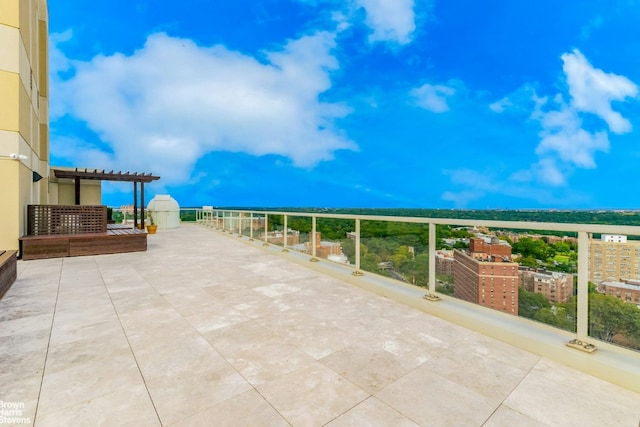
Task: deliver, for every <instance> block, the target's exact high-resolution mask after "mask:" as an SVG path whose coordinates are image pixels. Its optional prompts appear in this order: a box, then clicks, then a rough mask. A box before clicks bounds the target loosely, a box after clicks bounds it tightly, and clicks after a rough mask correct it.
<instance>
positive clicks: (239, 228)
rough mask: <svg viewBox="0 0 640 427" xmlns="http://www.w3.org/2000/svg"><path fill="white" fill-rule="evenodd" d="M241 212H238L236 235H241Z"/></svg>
mask: <svg viewBox="0 0 640 427" xmlns="http://www.w3.org/2000/svg"><path fill="white" fill-rule="evenodd" d="M242 218H243V216H242V212H238V237H242Z"/></svg>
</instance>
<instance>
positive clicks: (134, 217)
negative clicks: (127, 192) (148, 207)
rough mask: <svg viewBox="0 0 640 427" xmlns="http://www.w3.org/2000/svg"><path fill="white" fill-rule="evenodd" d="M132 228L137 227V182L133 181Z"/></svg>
mask: <svg viewBox="0 0 640 427" xmlns="http://www.w3.org/2000/svg"><path fill="white" fill-rule="evenodd" d="M133 228H138V183H137V182H136V181H133Z"/></svg>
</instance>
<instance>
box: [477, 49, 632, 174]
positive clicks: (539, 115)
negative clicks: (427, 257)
mask: <svg viewBox="0 0 640 427" xmlns="http://www.w3.org/2000/svg"><path fill="white" fill-rule="evenodd" d="M561 58H562V60H563V71H564V78H565V80H566V83H567V87H568V96H567V94H557V95H556V96H555V97H553V99H549V98H548V97H539V96H538V95H537V94H536V90H535V88H534V86H532V85H529V84H527V85H524V86H523V87H522V88H520V89H518V90H517V91H515V92H514V93H513V94H511V95H509V96H507V97H505V98H502V99H501V100H498V101H496V102H494V103H493V104H491V105H490V106H489V108H490V109H491V110H493V111H495V112H498V113H503V112H509V113H512V114H520V113H522V112H524V111H527V109H528V111H532V112H531V113H530V115H529V118H530V119H533V120H535V121H537V122H538V123H539V124H540V127H541V130H540V133H539V136H540V142H539V144H538V146H537V147H536V149H535V154H536V155H537V156H538V161H537V162H536V163H534V164H533V165H532V166H531V168H530V170H529V171H519V172H516V173H514V174H512V176H511V178H512V179H513V180H515V181H526V180H534V179H535V180H537V181H538V182H540V183H542V184H545V185H549V186H560V185H565V184H566V183H567V174H569V173H570V172H571V171H572V170H573V169H574V168H584V169H593V168H596V167H597V165H596V160H595V158H596V154H597V153H598V152H603V153H606V152H608V151H609V146H610V142H609V132H612V133H615V134H621V133H627V132H630V131H631V123H630V122H629V120H627V119H626V118H624V117H623V116H622V115H621V114H620V113H619V112H617V111H614V110H613V106H612V103H613V102H614V101H619V102H623V101H626V100H628V98H634V97H637V95H638V87H637V86H636V85H635V84H634V83H633V82H631V81H630V80H629V79H627V78H626V77H624V76H619V75H616V74H613V73H605V72H604V71H602V70H601V69H598V68H594V67H593V66H592V65H591V64H590V63H589V61H587V59H586V58H585V57H584V55H582V53H580V51H578V50H574V51H572V52H570V53H565V54H563V55H562V56H561ZM565 98H568V101H565ZM587 115H593V116H595V117H597V118H599V119H600V120H602V121H603V122H604V123H606V125H607V127H608V131H609V132H607V130H603V129H597V121H595V122H594V121H593V120H591V122H592V124H591V126H590V127H588V126H585V124H584V122H585V119H586V118H587ZM594 123H595V125H594Z"/></svg>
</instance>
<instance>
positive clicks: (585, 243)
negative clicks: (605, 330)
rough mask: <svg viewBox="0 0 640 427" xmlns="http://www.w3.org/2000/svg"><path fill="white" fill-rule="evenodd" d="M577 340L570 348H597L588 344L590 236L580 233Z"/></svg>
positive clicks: (583, 232) (594, 349)
mask: <svg viewBox="0 0 640 427" xmlns="http://www.w3.org/2000/svg"><path fill="white" fill-rule="evenodd" d="M576 302H577V308H576V311H577V312H576V338H575V339H574V340H571V341H569V342H568V343H567V345H568V346H569V347H573V348H577V349H578V350H582V351H586V352H588V353H592V352H594V351H596V346H595V345H593V344H590V343H588V342H587V339H588V338H589V236H588V234H587V232H585V231H579V232H578V295H577V296H576Z"/></svg>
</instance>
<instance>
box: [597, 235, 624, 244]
mask: <svg viewBox="0 0 640 427" xmlns="http://www.w3.org/2000/svg"><path fill="white" fill-rule="evenodd" d="M600 240H602V241H603V242H609V243H626V241H627V236H623V235H620V234H603V235H602V236H600Z"/></svg>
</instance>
